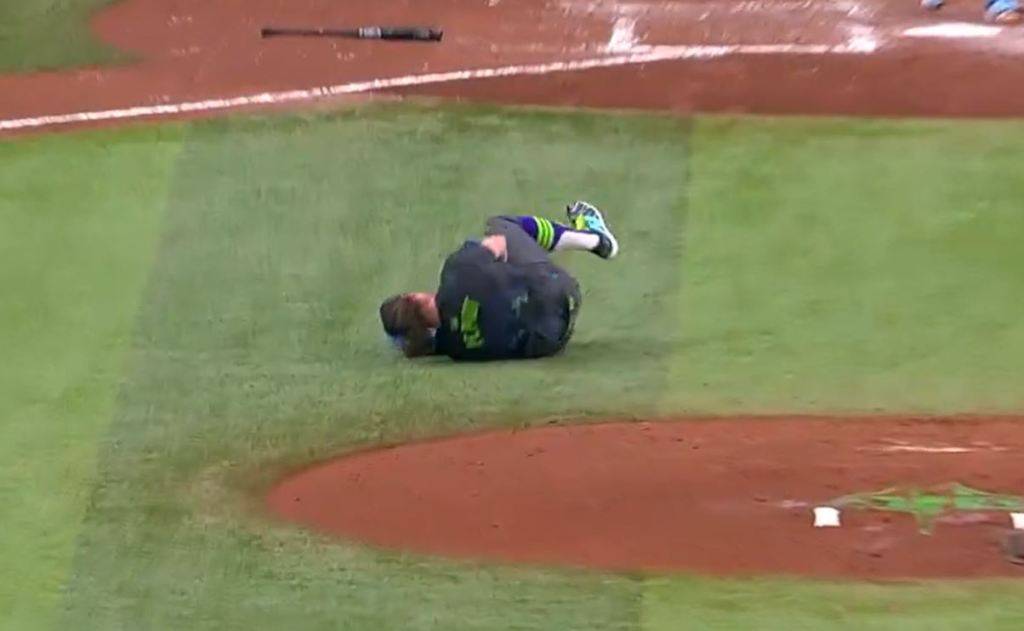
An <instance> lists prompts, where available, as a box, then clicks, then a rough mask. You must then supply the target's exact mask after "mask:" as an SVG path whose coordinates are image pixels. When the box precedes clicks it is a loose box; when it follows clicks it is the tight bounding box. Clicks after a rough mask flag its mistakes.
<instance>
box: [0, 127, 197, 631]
mask: <svg viewBox="0 0 1024 631" xmlns="http://www.w3.org/2000/svg"><path fill="white" fill-rule="evenodd" d="M179 146H180V137H179V130H178V128H175V127H167V128H161V129H156V128H149V129H145V130H132V131H124V132H104V133H98V134H96V133H92V134H76V135H64V136H59V137H47V138H37V139H32V140H18V141H11V142H8V143H5V144H3V145H0V164H2V165H3V168H0V191H2V193H0V253H2V260H3V263H4V264H3V266H0V294H2V295H3V304H2V307H0V348H2V349H3V359H4V360H3V362H0V523H2V524H3V529H4V533H3V537H0V558H2V559H3V562H2V564H0V565H2V567H3V572H2V575H3V580H0V611H2V612H3V615H2V616H0V628H2V629H12V630H15V629H16V630H18V631H24V630H31V629H44V628H48V627H49V626H50V623H51V622H52V619H53V615H54V613H55V610H54V608H55V606H56V604H57V603H58V599H59V596H60V593H61V589H62V588H63V586H64V583H65V581H66V579H67V574H68V571H69V568H70V564H71V559H72V554H73V550H74V543H75V537H76V535H77V533H78V529H79V526H80V524H81V520H82V516H83V514H84V512H85V508H86V502H87V499H88V496H89V493H90V491H91V486H92V483H93V479H94V474H95V472H96V467H97V463H96V455H97V451H98V447H99V444H98V443H99V440H100V437H101V436H103V434H104V433H105V432H106V428H107V426H108V424H109V422H110V420H111V414H112V409H113V406H114V399H115V397H116V394H117V391H118V387H119V385H120V383H121V376H122V375H121V371H122V362H123V360H124V357H125V354H126V351H127V347H128V341H129V339H130V330H131V326H132V324H133V323H134V321H135V315H136V308H137V306H138V304H139V300H140V290H141V287H142V285H143V282H144V279H145V277H146V274H147V272H148V271H149V265H150V263H151V260H152V255H153V252H154V247H153V246H154V243H155V240H156V236H157V234H158V232H159V226H160V218H161V211H162V209H163V207H164V200H165V194H166V187H167V185H168V181H169V177H168V176H169V172H170V169H171V165H172V164H173V161H174V158H175V156H176V154H177V152H178V149H179Z"/></svg>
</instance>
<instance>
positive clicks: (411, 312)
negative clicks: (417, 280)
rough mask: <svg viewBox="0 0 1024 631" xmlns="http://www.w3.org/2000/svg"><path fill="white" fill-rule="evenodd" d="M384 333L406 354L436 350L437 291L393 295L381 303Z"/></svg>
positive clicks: (420, 354) (420, 355)
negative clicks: (433, 292)
mask: <svg viewBox="0 0 1024 631" xmlns="http://www.w3.org/2000/svg"><path fill="white" fill-rule="evenodd" d="M380 323H381V325H383V327H384V333H386V334H387V336H388V337H389V338H390V339H391V341H392V342H393V343H394V344H395V346H397V347H398V348H400V349H401V350H402V353H404V354H405V356H406V357H422V356H424V355H430V354H432V353H433V352H434V330H435V329H437V327H438V325H439V324H440V322H439V321H438V314H437V303H436V302H435V300H434V294H424V293H407V294H396V295H394V296H391V297H390V298H388V299H387V300H385V301H384V302H382V303H381V305H380Z"/></svg>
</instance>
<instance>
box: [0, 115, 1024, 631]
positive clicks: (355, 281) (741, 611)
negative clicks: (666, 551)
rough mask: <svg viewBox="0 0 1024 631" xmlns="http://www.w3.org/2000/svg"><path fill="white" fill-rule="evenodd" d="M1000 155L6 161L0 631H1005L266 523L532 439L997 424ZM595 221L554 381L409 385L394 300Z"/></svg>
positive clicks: (222, 149)
mask: <svg viewBox="0 0 1024 631" xmlns="http://www.w3.org/2000/svg"><path fill="white" fill-rule="evenodd" d="M1022 131H1024V126H1022V125H1020V124H1013V123H957V124H953V123H942V122H928V123H922V122H901V123H897V122H878V121H873V122H864V121H856V120H814V121H808V120H797V119H787V120H773V119H746V120H744V119H720V118H709V119H698V120H696V121H693V120H686V119H681V118H673V117H660V116H616V115H612V114H594V113H566V112H545V111H532V110H502V109H492V108H480V107H447V108H436V107H435V108H431V107H427V106H415V105H395V104H385V105H372V106H364V107H359V108H353V109H349V110H345V111H339V112H334V113H330V114H322V113H321V114H315V115H308V116H302V115H289V116H273V117H270V116H268V117H255V118H242V117H238V118H232V119H226V120H219V121H213V122H199V123H190V124H175V125H163V126H149V127H133V128H126V129H119V130H108V131H99V132H87V133H75V134H65V135H60V136H49V137H40V138H35V139H24V140H17V141H11V142H7V143H5V144H3V145H0V164H2V165H3V168H2V169H0V252H2V254H3V260H4V262H5V263H6V264H5V265H4V266H3V268H2V270H0V283H2V284H0V289H2V292H3V295H4V296H5V298H6V299H5V301H4V303H3V308H2V309H0V348H3V349H4V351H5V352H4V355H5V359H6V361H5V362H3V363H2V364H0V371H2V374H3V378H2V379H0V522H2V523H3V524H4V526H5V531H4V536H3V537H2V538H0V559H2V560H3V561H2V567H3V571H2V579H3V580H0V611H2V612H8V613H6V614H4V615H3V616H0V628H2V629H5V630H6V629H11V630H18V631H22V630H36V629H54V628H57V627H58V626H60V627H67V628H74V629H82V630H87V629H97V630H98V629H102V630H105V631H106V630H111V629H132V630H135V629H190V630H192V629H211V630H212V629H217V630H225V629H268V630H269V629H275V630H276V629H282V628H291V629H303V630H306V629H332V630H336V629H352V630H359V631H370V630H395V629H401V630H419V629H446V630H447V629H460V630H461V629H474V630H477V629H478V630H486V631H493V630H499V629H522V630H539V629H550V630H559V631H564V630H572V629H578V630H588V631H590V630H612V629H615V630H636V631H663V630H676V629H754V628H756V629H779V630H786V631H790V630H794V629H814V630H820V629H850V630H857V631H861V630H865V629H868V630H876V629H892V630H896V629H899V630H900V631H903V630H906V629H929V630H930V631H934V630H936V629H938V630H945V629H986V630H988V629H1007V630H1009V629H1019V628H1020V627H1021V620H1024V604H1022V603H1024V588H1022V587H1021V586H1020V585H1019V584H1015V583H1014V582H996V581H984V582H969V583H958V582H949V583H927V584H916V585H901V586H883V585H868V584H863V585H836V584H831V583H819V582H813V581H804V580H794V579H787V580H771V579H759V580H749V581H745V580H724V579H715V580H708V579H702V578H699V577H694V576H680V577H677V578H671V577H662V578H658V579H654V578H644V577H640V576H615V575H605V574H597V573H575V572H568V571H562V570H558V569H537V568H523V567H504V566H492V565H486V564H469V563H456V562H452V561H446V560H442V559H434V558H424V557H420V556H417V555H410V554H401V553H392V552H385V551H377V550H371V549H367V548H365V547H362V546H359V545H356V544H351V543H344V542H337V541H327V540H324V539H321V538H318V537H314V536H311V535H308V534H306V533H303V532H300V531H298V530H295V529H292V528H290V527H287V526H284V525H280V524H276V523H273V522H271V521H270V520H268V519H267V518H266V517H265V516H264V515H263V514H262V513H261V505H260V502H259V497H257V496H255V495H254V494H253V490H254V489H259V488H261V486H262V485H265V484H266V483H268V482H269V481H270V480H272V479H274V477H275V476H276V475H277V474H278V473H279V472H280V471H282V470H283V469H284V468H287V467H290V466H293V465H296V464H298V463H302V462H305V461H307V460H310V459H314V458H319V457H323V456H326V455H329V454H332V453H337V452H341V451H345V450H349V449H355V448H358V447H361V446H365V445H369V444H375V443H379V442H382V441H388V442H391V441H400V440H405V439H412V438H418V437H424V436H430V435H434V434H438V433H450V432H454V431H460V430H471V429H479V428H486V427H501V426H511V425H517V426H527V425H531V424H534V423H539V422H542V421H543V419H545V418H548V417H551V416H561V415H573V416H580V417H582V418H593V419H599V418H602V417H607V416H623V415H640V416H648V415H676V414H685V413H689V412H716V413H729V412H751V411H758V412H785V411H815V412H841V411H891V412H903V411H929V412H958V411H1019V410H1021V409H1024V391H1021V389H1020V387H1019V384H1020V383H1021V378H1022V377H1024V367H1022V364H1021V362H1020V360H1019V358H1020V357H1021V356H1024V320H1022V319H1021V318H1020V317H1019V314H1020V313H1021V312H1022V311H1024V293H1022V292H1021V291H1020V287H1021V286H1022V280H1024V253H1022V249H1021V248H1020V247H1019V243H1020V242H1021V240H1022V238H1024V216H1022V215H1021V213H1020V211H1019V200H1020V199H1021V198H1022V194H1024V180H1021V179H1020V178H1019V177H1017V172H1018V170H1019V164H1020V163H1021V161H1022V159H1024V140H1021V139H1022V138H1024V134H1022V133H1021V132H1022ZM577 197H584V198H587V199H590V200H591V201H594V202H596V203H598V204H599V205H600V206H602V207H605V208H607V209H608V210H609V213H610V218H611V220H612V221H613V226H614V227H615V228H616V232H617V234H619V236H620V240H621V242H622V244H623V247H624V250H623V254H622V255H621V256H620V258H619V259H617V260H615V261H614V262H610V263H609V262H605V261H601V260H599V259H597V258H596V257H591V256H586V255H580V254H576V255H575V256H572V255H565V256H562V257H561V259H562V261H563V262H564V263H566V264H567V265H568V266H569V267H571V268H572V269H573V270H574V271H575V272H576V273H577V275H578V276H579V278H580V280H581V282H582V284H583V286H584V293H585V303H584V308H583V314H582V316H581V318H580V322H579V326H578V333H577V337H576V339H575V340H574V342H573V344H572V345H571V346H570V348H569V350H568V351H567V353H566V354H565V355H563V356H561V357H558V358H555V359H551V360H545V361H540V362H528V363H508V364H499V365H491V366H487V367H480V366H458V365H451V364H448V363H444V362H425V363H416V364H411V363H408V362H405V361H403V360H401V359H399V358H398V357H396V356H395V355H394V354H393V353H392V352H391V350H390V349H389V348H388V347H387V346H386V345H385V343H384V340H383V339H382V335H381V333H380V332H379V325H378V322H377V319H376V307H377V304H378V302H379V300H380V299H381V298H382V297H383V296H384V295H386V294H387V293H390V292H393V291H397V290H401V289H406V288H423V289H427V290H429V289H430V288H431V287H432V285H433V283H434V282H435V280H436V273H437V270H438V266H439V264H440V261H441V258H442V257H443V255H444V253H445V252H447V251H449V250H450V249H451V248H453V247H455V246H457V245H458V244H459V243H460V242H461V240H462V239H463V238H464V237H465V236H467V235H471V234H474V233H477V232H479V230H480V229H481V228H482V225H483V222H484V220H485V219H486V217H487V216H488V215H490V214H497V213H506V212H536V213H546V214H551V215H557V214H558V213H560V212H561V209H562V208H563V205H564V203H565V202H567V201H570V200H572V199H574V198H577Z"/></svg>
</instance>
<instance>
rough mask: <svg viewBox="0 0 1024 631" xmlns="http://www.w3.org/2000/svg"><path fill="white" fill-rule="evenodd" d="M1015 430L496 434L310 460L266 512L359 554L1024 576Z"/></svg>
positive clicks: (840, 423)
mask: <svg viewBox="0 0 1024 631" xmlns="http://www.w3.org/2000/svg"><path fill="white" fill-rule="evenodd" d="M1020 422H1021V421H1020V420H1019V419H980V418H979V419H970V420H967V419H957V420H894V419H875V420H871V419H823V418H814V419H807V418H804V419H801V418H781V419H780V418H773V419H756V418H745V419H744V418H736V419H712V420H682V421H677V422H658V423H611V424H600V425H583V426H567V427H545V428H542V429H534V430H529V431H522V432H496V433H491V434H484V435H476V436H468V437H458V438H453V439H446V440H440V441H434V442H426V443H417V444H410V445H405V446H400V447H395V448H389V449H382V450H376V451H371V452H366V453H360V454H356V455H352V456H350V457H347V458H343V459H340V460H337V461H334V462H329V463H326V464H322V465H319V466H315V467H313V468H311V469H308V470H306V471H304V472H301V473H299V474H297V475H295V476H293V477H290V478H288V479H286V480H284V481H282V482H281V483H279V484H278V485H277V486H275V487H274V488H273V489H272V490H271V491H270V493H269V494H268V496H267V501H268V503H269V506H270V509H271V510H272V512H273V513H274V514H275V515H277V516H278V517H280V518H282V519H285V520H288V521H292V522H297V523H299V524H302V525H304V526H305V527H308V528H311V529H313V530H316V531H320V532H325V533H332V534H335V535H339V536H342V537H345V538H349V539H353V540H356V541H362V542H366V543H369V544H371V545H374V546H383V547H386V548H394V549H400V550H413V551H417V552H421V553H428V554H437V555H449V556H455V557H463V558H476V559H488V560H498V561H505V562H511V563H529V564H540V565H559V566H577V567H593V568H600V569H607V570H641V571H653V572H661V571H693V572H701V573H708V574H719V575H761V574H800V575H810V576H818V577H857V578H887V579H888V578H910V577H982V576H1021V577H1024V567H1022V566H1019V565H1014V564H1012V563H1009V562H1008V561H1007V560H1006V558H1005V556H1004V554H1003V546H1004V540H1005V537H1006V536H1007V534H1008V533H1009V532H1011V529H1012V522H1013V518H1012V515H1013V514H1014V513H1015V512H1019V511H1022V510H1024V468H1022V467H1021V466H1020V462H1021V456H1022V453H1024V451H1022V450H1024V433H1022V432H1021V431H1020ZM1018 496H1020V497H1018ZM821 506H826V507H835V510H836V512H837V513H838V514H839V516H840V518H841V519H840V525H839V526H838V527H827V528H826V527H816V526H815V517H814V512H815V511H814V509H815V508H817V507H821ZM1018 519H1019V518H1018Z"/></svg>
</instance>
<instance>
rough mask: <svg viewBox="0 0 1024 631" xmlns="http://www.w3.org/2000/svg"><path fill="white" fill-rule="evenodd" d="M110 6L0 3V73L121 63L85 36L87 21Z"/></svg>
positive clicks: (46, 0)
mask: <svg viewBox="0 0 1024 631" xmlns="http://www.w3.org/2000/svg"><path fill="white" fill-rule="evenodd" d="M113 1H114V0H5V1H4V2H2V3H0V72H30V71H33V70H50V69H55V68H63V67H67V66H81V65H94V64H104V63H111V62H118V61H124V60H126V59H128V55H126V54H125V53H123V52H121V51H118V50H116V49H114V48H111V47H110V46H106V45H104V44H103V43H102V42H100V41H98V40H97V39H96V38H95V37H93V35H92V33H90V31H89V18H90V17H91V16H92V15H93V14H94V13H95V12H97V11H99V10H100V9H102V8H103V7H105V6H107V5H109V4H111V3H112V2H113Z"/></svg>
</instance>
